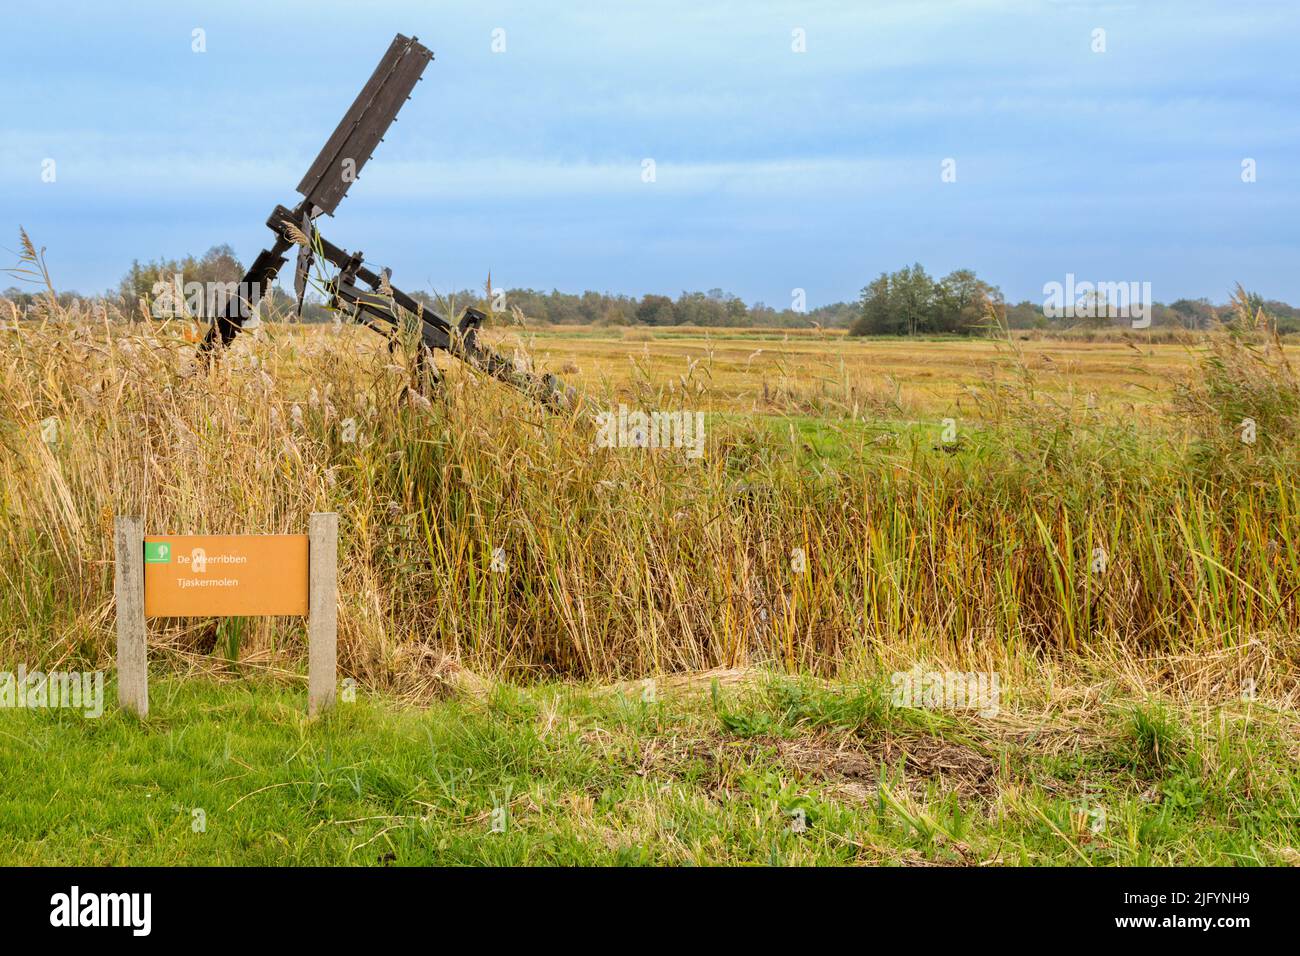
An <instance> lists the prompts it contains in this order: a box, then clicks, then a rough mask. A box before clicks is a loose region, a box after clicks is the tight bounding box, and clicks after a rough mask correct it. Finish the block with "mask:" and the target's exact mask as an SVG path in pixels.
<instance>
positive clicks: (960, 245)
mask: <svg viewBox="0 0 1300 956" xmlns="http://www.w3.org/2000/svg"><path fill="white" fill-rule="evenodd" d="M147 6H148V8H149V10H148V12H149V15H148V16H144V15H142V16H140V17H139V18H137V19H136V22H137V23H141V22H143V23H147V24H148V26H147V27H146V28H144V29H140V28H138V27H136V26H134V25H128V24H125V23H123V22H120V20H119V18H117V17H116V16H115V14H114V12H113V11H111V10H105V9H100V8H98V7H97V6H95V5H93V4H89V3H84V4H80V5H79V6H78V11H79V12H78V13H77V15H75V16H69V15H68V14H67V13H66V12H58V13H56V12H51V11H46V10H33V11H30V12H29V13H28V14H27V15H26V16H25V17H24V18H23V20H21V21H20V22H17V23H15V24H13V25H12V27H11V29H10V30H9V31H8V32H7V34H6V36H5V38H4V39H2V40H0V53H2V54H3V55H2V56H0V63H2V64H4V65H2V66H0V77H3V78H4V79H5V80H6V82H7V85H8V87H9V88H10V89H11V90H12V91H13V93H14V97H15V100H16V101H17V102H20V103H23V104H26V106H25V108H24V110H23V112H22V113H21V115H17V116H14V117H11V119H10V121H9V129H8V132H7V135H6V136H5V137H4V140H3V142H2V143H0V170H3V172H4V175H3V177H0V182H2V183H3V185H0V203H2V204H3V206H4V208H5V209H6V210H8V211H9V215H8V216H6V217H4V218H5V220H6V222H5V224H4V226H3V228H7V229H10V230H12V234H11V235H10V236H5V237H0V247H3V248H4V249H6V250H9V251H11V252H12V250H13V248H14V247H15V246H16V243H17V230H18V227H19V226H20V225H21V226H23V227H25V228H26V229H27V231H28V232H29V233H30V234H31V236H32V238H33V240H34V242H35V243H36V245H37V246H38V247H41V246H44V247H46V248H47V249H48V255H49V263H50V269H51V273H52V275H53V277H54V280H55V283H56V286H57V287H58V288H59V289H60V290H66V291H73V290H75V291H78V292H79V293H81V294H83V295H97V294H101V293H102V291H104V290H107V289H110V288H112V287H115V286H116V285H117V282H118V280H119V279H120V278H121V277H122V275H123V274H124V273H125V272H126V271H127V269H128V268H129V267H130V265H131V262H132V260H140V261H142V262H148V261H151V260H155V259H160V258H161V259H172V258H182V257H184V256H186V255H195V256H198V255H202V254H203V253H204V252H205V251H206V250H207V249H209V248H211V247H213V246H217V245H222V244H229V245H230V246H232V247H233V248H234V250H235V251H236V253H237V254H238V256H239V257H240V259H241V260H242V261H243V262H245V263H248V262H249V261H251V259H252V258H253V257H254V256H255V255H256V253H257V251H258V250H259V249H261V248H262V247H263V246H264V245H266V244H267V243H268V242H269V235H268V234H267V232H266V230H265V228H264V226H263V225H262V224H263V222H264V220H265V217H266V213H267V211H268V210H269V209H270V208H271V207H272V206H274V205H275V204H276V203H277V202H284V201H286V200H290V199H291V198H292V197H293V196H294V195H295V193H294V191H293V189H294V185H295V184H296V183H297V181H298V179H299V177H300V176H301V174H302V173H303V172H304V171H305V170H306V168H307V166H308V164H309V163H310V162H311V160H312V158H313V157H314V156H315V155H316V153H317V152H318V151H319V149H320V147H321V146H322V145H323V144H324V141H325V139H326V138H327V137H328V135H329V133H330V132H331V131H332V130H333V128H334V126H335V124H337V122H338V120H339V118H340V117H341V116H342V115H343V112H344V110H345V109H346V108H347V106H348V105H349V104H350V103H351V102H352V99H353V98H354V97H355V95H356V92H357V90H359V89H360V86H361V84H362V83H363V82H364V80H365V78H366V77H367V76H368V75H369V73H370V71H371V70H372V69H373V67H374V64H375V62H376V61H377V60H378V57H379V56H380V54H381V53H382V52H383V50H384V49H385V47H386V45H387V43H388V41H389V40H390V39H391V37H392V35H393V34H394V33H395V32H403V33H406V34H407V35H412V34H414V35H418V36H420V37H421V38H422V41H423V42H425V43H426V44H427V45H429V47H430V48H431V49H432V50H433V51H434V53H435V60H434V62H433V63H432V64H430V66H429V68H428V70H427V71H426V73H425V78H424V82H422V83H421V84H419V85H418V86H417V88H416V90H415V92H414V94H413V96H412V99H411V101H410V102H408V103H407V104H406V105H405V107H404V108H403V110H402V112H401V114H400V116H399V119H398V122H397V124H396V125H395V126H394V127H393V129H392V130H391V131H390V134H389V135H388V137H387V141H386V142H385V143H383V144H382V145H381V146H380V147H379V149H377V150H376V152H375V156H374V159H373V161H372V162H371V163H370V164H369V165H367V167H366V169H365V170H364V172H363V175H362V176H361V179H362V180H364V182H359V183H358V184H357V186H356V187H354V188H353V190H352V191H351V193H350V194H349V196H348V198H347V200H346V201H345V202H344V203H343V204H342V205H341V206H340V207H339V210H338V214H337V216H336V217H335V218H334V219H332V220H331V219H329V218H323V219H322V221H321V228H322V231H323V233H324V234H325V235H326V236H327V237H328V238H330V239H331V240H332V241H334V242H336V243H338V244H339V245H342V246H344V247H346V248H349V249H354V250H355V249H363V250H365V252H366V254H367V258H368V259H370V260H372V261H374V262H376V263H380V264H383V265H387V266H390V267H391V268H393V270H394V278H395V281H397V282H399V283H400V284H401V285H402V286H403V287H407V288H410V289H422V290H433V291H447V290H450V289H463V288H477V287H478V286H480V285H481V284H482V279H483V277H484V276H486V275H487V274H488V273H489V272H491V274H492V276H493V278H494V281H497V282H499V283H500V285H501V286H502V287H505V288H521V289H537V290H552V289H555V290H561V291H566V292H569V291H572V292H579V291H583V290H593V291H601V292H606V293H609V294H612V295H628V296H635V297H641V296H643V295H645V294H665V295H671V296H673V297H676V296H677V295H678V294H679V292H680V291H683V290H686V291H694V290H699V291H703V290H709V289H714V288H720V289H724V290H727V291H728V292H729V293H731V294H734V295H736V296H739V297H740V298H741V299H743V300H744V301H745V302H746V303H748V304H751V305H753V304H755V303H759V302H762V303H764V304H766V305H768V306H770V307H772V308H774V309H776V310H778V311H781V310H783V309H786V308H789V306H790V303H791V298H792V292H793V290H794V289H803V290H805V291H806V298H807V307H808V309H809V310H812V309H815V308H818V307H820V306H825V305H831V304H834V303H839V302H853V301H855V300H856V299H857V297H858V293H859V291H860V289H861V288H862V287H863V286H865V285H866V284H867V283H868V282H870V281H871V279H873V278H874V277H875V276H877V275H878V274H879V273H881V272H882V271H885V272H891V271H893V270H895V269H898V268H900V267H902V266H905V265H908V264H910V263H912V262H920V263H922V264H923V265H924V266H925V268H926V269H927V270H928V271H930V272H931V274H932V275H934V276H936V277H938V276H941V275H943V274H946V273H948V272H950V271H952V270H954V269H959V268H971V269H973V270H975V272H976V273H977V274H978V275H979V276H980V277H981V278H983V279H984V280H986V281H988V282H990V283H991V284H993V285H996V286H998V287H1000V288H1001V289H1002V291H1003V293H1004V295H1005V296H1006V299H1007V301H1008V302H1022V301H1025V300H1029V301H1035V302H1041V301H1042V298H1043V287H1044V285H1045V284H1047V283H1050V282H1059V281H1062V280H1063V279H1064V278H1065V276H1066V275H1067V274H1068V273H1073V274H1075V275H1077V276H1079V277H1080V278H1081V279H1087V280H1090V281H1130V280H1141V281H1146V282H1150V283H1151V284H1152V289H1153V296H1154V298H1155V299H1156V300H1157V301H1161V302H1166V303H1167V302H1171V301H1175V300H1177V299H1181V298H1187V299H1200V298H1206V299H1209V300H1210V301H1211V302H1215V303H1218V302H1222V301H1224V300H1225V299H1226V298H1227V297H1228V296H1229V295H1230V293H1231V290H1232V288H1233V286H1234V285H1235V284H1236V283H1237V282H1241V283H1242V284H1243V285H1244V286H1245V287H1246V288H1248V289H1251V290H1252V291H1257V292H1259V293H1260V294H1261V295H1262V296H1264V298H1266V299H1271V300H1276V301H1282V302H1288V303H1289V302H1296V301H1300V277H1297V276H1296V275H1295V270H1294V269H1293V268H1290V267H1291V265H1292V263H1293V262H1294V256H1295V252H1296V251H1297V243H1296V240H1295V238H1294V237H1293V235H1292V233H1293V231H1294V230H1293V225H1292V224H1293V223H1294V221H1295V218H1296V215H1295V214H1296V212H1297V210H1298V209H1300V203H1298V202H1297V199H1298V198H1300V192H1298V191H1297V180H1296V173H1295V159H1294V157H1295V156H1296V155H1297V149H1296V148H1297V146H1300V131H1298V130H1296V128H1295V126H1294V124H1293V123H1289V122H1288V118H1289V117H1288V111H1289V103H1290V101H1291V100H1292V99H1294V96H1295V94H1296V93H1297V92H1300V82H1297V75H1296V68H1295V67H1294V66H1288V65H1287V64H1288V62H1289V61H1288V57H1287V54H1288V52H1289V46H1290V44H1289V43H1288V40H1289V39H1291V38H1294V37H1295V36H1296V35H1297V30H1296V27H1297V26H1300V11H1297V10H1295V9H1293V8H1291V7H1288V6H1287V5H1285V4H1283V3H1279V2H1255V3H1250V4H1240V5H1236V6H1235V7H1234V8H1233V9H1232V10H1231V11H1224V10H1219V9H1215V8H1214V5H1213V4H1210V3H1205V2H1195V3H1188V4H1177V5H1176V4H1171V3H1167V2H1157V3H1151V4H1146V5H1143V6H1142V7H1141V8H1138V7H1135V6H1134V5H1131V4H1119V3H1096V4H1088V3H1050V2H1045V0H1037V2H1035V0H1017V2H1012V0H970V2H957V3H946V4H938V3H931V2H919V3H897V2H887V3H880V4H875V5H873V6H872V7H871V8H870V9H865V10H864V9H859V8H857V7H856V6H851V5H848V4H833V3H828V4H822V5H819V6H818V7H817V8H815V9H813V10H803V9H799V8H797V7H795V6H793V5H786V4H777V3H764V4H758V5H746V6H745V7H744V8H740V7H738V6H731V7H723V8H721V9H719V8H712V9H710V10H707V11H702V10H697V9H694V8H692V7H689V6H687V5H684V4H680V3H679V4H669V5H667V7H666V8H665V7H663V6H656V7H655V8H653V9H651V8H638V9H622V10H619V11H617V12H611V11H609V10H608V9H607V8H605V7H602V6H600V5H598V4H591V3H583V4H578V5H575V6H573V7H571V8H569V9H566V10H563V11H558V12H556V11H550V12H541V11H536V10H533V9H530V8H528V7H527V6H526V5H522V4H519V3H504V4H501V5H500V6H499V7H497V8H496V9H494V10H493V11H491V12H481V11H478V10H476V9H473V8H471V7H469V6H468V5H464V4H457V5H455V6H454V7H453V8H451V9H449V10H446V11H440V12H439V13H438V14H437V15H436V16H435V15H434V14H432V13H431V12H429V11H427V10H424V9H422V8H421V6H420V5H417V4H407V5H406V6H405V12H401V11H399V12H396V13H390V12H386V13H385V14H384V15H383V16H376V17H367V18H365V19H357V18H355V16H354V15H353V11H352V8H351V7H347V6H344V5H342V4H337V3H332V2H331V3H324V4H313V5H312V6H310V7H309V6H307V5H304V4H297V5H289V6H283V7H277V8H275V9H274V10H271V11H266V10H262V9H260V8H259V9H258V22H259V24H260V26H259V29H258V30H257V31H249V30H247V29H246V28H245V26H244V24H245V22H246V20H247V17H246V16H245V13H246V12H247V11H248V10H251V9H253V8H252V6H251V5H247V4H245V5H235V6H233V7H231V8H226V9H221V10H217V9H213V10H207V11H202V12H195V11H192V10H175V9H172V8H171V7H169V6H167V5H163V4H158V3H150V4H147ZM396 6H398V7H400V6H401V5H396ZM742 9H743V12H741V11H742ZM304 13H311V14H313V16H315V17H316V18H317V19H316V20H315V22H316V23H319V24H322V26H320V27H313V26H310V25H308V26H304V25H302V22H303V20H304V16H303V14H304ZM343 20H347V22H348V24H349V29H348V30H346V31H340V30H338V29H335V28H334V26H336V25H337V24H338V23H339V22H342V21H343ZM325 25H331V26H330V28H329V29H326V28H325ZM196 29H199V30H202V31H203V34H202V45H203V47H204V50H203V52H195V51H194V49H193V47H194V46H195V44H196V42H197V39H196V35H195V34H194V32H193V31H194V30H196ZM499 29H500V30H504V31H505V33H504V35H499V34H494V32H493V31H495V30H499ZM797 29H798V30H803V31H804V34H803V41H804V46H805V52H795V50H794V49H793V48H794V47H795V46H797V45H798V41H799V37H798V36H796V35H795V34H794V32H793V31H795V30H797ZM1097 29H1103V30H1105V34H1104V38H1103V39H1104V52H1094V48H1095V47H1096V46H1097V44H1098V38H1097V36H1096V34H1095V32H1094V31H1095V30H1097ZM56 30H57V34H55V31H56ZM52 35H55V36H57V40H56V41H55V42H56V43H57V49H58V52H59V56H60V69H59V70H58V71H57V72H56V71H53V70H51V69H50V66H49V62H48V53H49V50H50V49H51V36H52ZM294 36H298V37H302V38H303V39H304V40H305V41H307V43H306V44H305V45H306V46H308V47H309V49H307V50H306V51H305V52H304V53H303V55H302V60H301V66H300V65H299V64H298V63H296V62H290V61H288V60H286V59H285V53H284V51H285V50H286V49H287V48H288V47H287V45H286V40H287V39H288V38H291V37H294ZM494 42H496V43H497V45H498V47H499V46H500V45H501V44H502V42H503V43H504V51H502V52H496V53H494V52H493V49H492V48H493V44H494ZM172 77H176V79H172ZM254 112H256V114H257V115H258V116H259V117H265V119H264V120H259V122H257V123H256V124H255V125H253V126H250V125H248V123H247V119H246V118H247V116H249V115H250V114H252V113H254ZM281 127H282V128H281ZM647 159H652V160H653V161H654V169H655V177H654V181H653V182H645V181H643V170H644V168H645V167H644V165H643V164H644V161H645V160H647ZM47 160H54V163H55V166H54V170H55V172H56V175H55V178H54V181H53V182H45V181H42V176H43V171H44V169H45V165H44V164H45V163H46V161H47ZM949 160H952V161H953V163H952V164H951V165H945V163H946V162H947V161H949ZM1247 161H1251V162H1252V163H1253V165H1252V167H1251V169H1252V170H1253V172H1254V175H1255V179H1254V181H1245V176H1244V168H1243V163H1245V162H1247ZM945 172H948V173H952V172H955V174H956V176H955V181H950V182H945V181H944V174H945ZM1044 223H1051V224H1052V225H1051V226H1045V225H1044ZM1242 233H1245V235H1242ZM9 264H11V263H5V265H9Z"/></svg>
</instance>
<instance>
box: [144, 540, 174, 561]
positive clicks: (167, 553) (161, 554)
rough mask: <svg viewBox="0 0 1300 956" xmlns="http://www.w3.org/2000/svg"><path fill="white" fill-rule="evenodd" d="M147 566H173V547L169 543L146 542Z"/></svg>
mask: <svg viewBox="0 0 1300 956" xmlns="http://www.w3.org/2000/svg"><path fill="white" fill-rule="evenodd" d="M144 560H145V564H171V560H172V546H171V544H170V543H169V542H167V541H146V542H145V543H144Z"/></svg>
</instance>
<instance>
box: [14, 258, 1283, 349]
mask: <svg viewBox="0 0 1300 956" xmlns="http://www.w3.org/2000/svg"><path fill="white" fill-rule="evenodd" d="M177 274H179V275H181V276H182V277H183V280H184V281H185V282H187V283H188V282H199V283H205V284H206V283H237V282H238V281H239V280H240V279H241V278H242V277H243V275H244V265H243V263H241V262H240V261H239V258H238V257H237V256H236V255H235V252H234V250H233V249H231V248H230V246H228V245H221V246H214V247H213V248H211V249H209V250H208V251H207V252H206V253H204V254H203V255H202V256H197V257H196V256H186V257H185V258H183V259H159V260H155V261H152V262H147V263H141V262H139V261H138V260H137V261H134V262H132V263H131V268H130V269H129V270H127V272H126V274H125V275H124V276H123V277H122V280H121V282H120V283H119V284H118V287H117V288H116V289H112V290H109V292H107V293H106V294H105V296H103V298H107V299H110V300H115V301H116V302H117V303H118V304H119V305H120V306H121V307H122V308H124V309H125V310H127V311H130V312H133V313H135V314H142V313H141V312H140V308H141V304H142V303H143V305H144V307H145V308H146V309H151V308H153V306H154V305H155V304H156V303H155V295H156V290H158V289H159V288H160V285H169V284H173V283H174V279H173V277H174V276H176V275H177ZM411 295H412V296H413V297H414V298H416V299H417V300H419V301H421V302H423V303H424V304H425V305H427V306H428V307H429V308H430V309H433V310H434V311H437V312H439V313H443V312H448V311H451V312H457V313H458V312H459V311H460V310H461V309H462V308H464V307H465V306H467V305H473V306H476V307H478V308H483V309H485V310H486V307H487V305H488V302H487V299H486V297H485V292H484V290H482V289H479V290H468V289H463V290H459V291H457V292H454V293H451V294H449V295H436V294H430V293H427V292H420V291H414V292H412V293H411ZM0 298H3V299H5V300H8V301H10V302H12V303H13V304H15V305H16V306H17V307H18V309H19V310H20V312H21V311H25V310H26V309H27V308H29V307H30V306H31V305H33V304H34V303H35V302H36V300H37V299H38V298H41V296H40V294H39V293H36V292H32V291H30V290H25V289H20V288H16V287H11V288H9V289H6V290H5V291H4V292H3V293H0ZM58 300H59V304H60V305H61V306H63V307H65V308H66V307H69V306H72V305H74V304H76V303H78V302H81V301H85V299H84V297H82V296H79V295H77V294H76V293H75V292H64V293H60V294H59V296H58ZM273 300H274V307H275V310H276V311H277V312H279V313H281V314H283V313H286V312H288V311H289V310H291V309H292V307H293V300H292V297H291V296H289V295H288V294H287V293H286V292H285V291H284V290H283V289H281V288H278V287H277V289H276V290H275V293H274V295H273ZM491 304H492V305H493V306H495V307H496V310H497V311H506V312H513V311H514V310H515V309H517V310H518V311H519V312H522V313H523V315H524V316H525V317H526V318H527V319H528V320H530V321H533V322H545V323H550V324H553V325H607V326H620V325H639V326H674V325H690V326H700V327H705V328H753V327H760V328H808V327H812V326H820V327H822V328H847V329H848V330H849V332H850V334H853V335H943V334H948V335H979V334H985V333H987V331H988V330H989V328H990V326H991V325H1000V326H1005V327H1007V328H1011V329H1044V330H1053V329H1056V330H1059V329H1070V328H1099V327H1103V326H1106V325H1110V324H1114V325H1125V326H1127V325H1128V324H1129V323H1128V322H1127V321H1126V320H1124V319H1111V318H1107V317H1106V316H1104V315H1102V316H1097V317H1090V318H1055V317H1049V315H1048V314H1047V312H1046V311H1045V310H1044V306H1043V303H1042V302H1033V301H1031V300H1028V299H1025V300H1023V301H1021V302H1017V303H1008V302H1006V301H1005V299H1004V297H1003V295H1002V291H1001V290H1000V289H999V288H998V287H997V286H995V285H992V284H990V283H988V282H986V281H984V280H983V279H981V278H979V277H978V276H977V275H976V274H975V273H974V272H973V271H972V270H970V269H957V270H955V271H953V272H950V273H948V274H947V275H946V276H943V277H942V278H938V279H936V278H932V277H931V276H930V275H929V273H927V272H926V270H925V269H924V268H923V267H922V266H921V265H920V264H919V263H917V264H914V265H911V266H906V267H904V268H902V269H898V270H897V271H895V272H882V273H881V274H880V275H879V276H877V277H876V278H875V279H874V280H872V281H871V282H870V283H868V284H867V285H866V287H864V288H863V289H862V292H861V294H860V295H859V297H858V299H857V301H855V302H835V303H831V304H830V305H823V306H820V307H818V308H815V309H796V308H795V307H794V306H793V304H792V305H791V306H790V307H786V308H782V309H776V308H773V307H772V306H769V305H765V304H764V303H762V302H757V303H755V304H753V305H748V304H746V303H745V302H744V301H743V300H741V299H740V298H739V297H737V296H734V295H731V294H729V293H726V292H724V291H723V290H721V289H710V290H709V291H708V292H682V293H681V294H680V295H679V296H677V297H676V298H672V297H670V296H666V295H657V294H653V293H651V294H648V295H644V296H640V297H637V296H629V295H612V294H610V293H607V292H582V293H572V292H560V291H559V290H557V289H552V290H551V291H550V292H544V291H540V290H537V289H507V290H505V292H504V295H502V294H500V293H497V294H495V295H494V301H493V302H492V303H491ZM1260 309H1262V310H1263V314H1265V315H1266V316H1267V318H1268V320H1269V322H1270V324H1273V325H1275V326H1276V328H1277V330H1278V331H1279V332H1283V333H1286V332H1300V309H1296V308H1293V307H1292V306H1290V305H1288V304H1287V303H1285V302H1279V301H1276V300H1272V299H1263V298H1261V297H1260V296H1258V295H1250V294H1247V293H1245V292H1244V290H1240V289H1238V290H1237V294H1236V295H1234V297H1233V298H1232V299H1231V300H1230V301H1229V302H1227V303H1225V304H1223V305H1215V304H1213V303H1211V302H1210V300H1208V299H1204V298H1201V299H1178V300H1176V301H1174V302H1172V303H1170V304H1168V305H1165V304H1162V303H1154V304H1151V305H1150V318H1151V325H1152V326H1171V327H1178V328H1187V329H1206V328H1209V327H1210V326H1211V325H1213V324H1214V323H1215V322H1220V321H1224V322H1226V321H1230V320H1232V319H1233V318H1234V316H1240V315H1241V314H1243V311H1245V312H1249V313H1250V314H1251V315H1254V314H1255V313H1256V312H1257V311H1258V310H1260ZM333 318H334V314H333V313H332V312H331V311H330V310H329V309H327V308H326V307H325V305H324V303H323V302H321V301H319V299H318V298H316V297H313V296H311V295H309V296H308V301H307V302H306V304H305V306H304V309H303V320H304V321H307V322H328V321H332V320H333Z"/></svg>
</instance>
